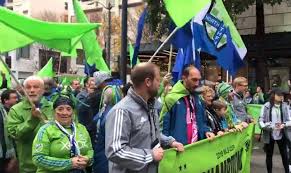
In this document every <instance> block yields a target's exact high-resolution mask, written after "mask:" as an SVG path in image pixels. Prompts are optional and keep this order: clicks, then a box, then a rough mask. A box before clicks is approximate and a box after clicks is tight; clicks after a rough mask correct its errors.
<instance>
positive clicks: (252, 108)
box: [247, 104, 264, 134]
mask: <svg viewBox="0 0 291 173" xmlns="http://www.w3.org/2000/svg"><path fill="white" fill-rule="evenodd" d="M263 106H264V105H259V104H248V105H247V112H248V114H249V115H251V116H252V117H253V118H254V119H255V120H256V121H259V117H260V115H261V110H262V107H263ZM255 133H256V134H260V133H261V129H260V127H259V124H256V128H255Z"/></svg>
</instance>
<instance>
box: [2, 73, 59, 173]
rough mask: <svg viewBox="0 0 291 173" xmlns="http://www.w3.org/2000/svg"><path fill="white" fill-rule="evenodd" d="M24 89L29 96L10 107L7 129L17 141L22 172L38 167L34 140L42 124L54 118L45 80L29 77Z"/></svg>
mask: <svg viewBox="0 0 291 173" xmlns="http://www.w3.org/2000/svg"><path fill="white" fill-rule="evenodd" d="M24 90H25V91H26V93H27V94H28V97H29V98H24V99H23V101H21V102H19V103H18V104H16V105H14V106H13V107H12V108H11V109H10V111H9V113H8V117H7V131H8V134H9V135H10V136H11V137H12V138H14V140H15V142H16V150H17V156H18V160H19V170H20V172H21V173H35V172H36V167H35V165H34V164H33V163H32V142H33V139H34V137H35V135H36V133H37V131H38V129H39V128H40V126H41V125H43V124H44V123H45V122H46V121H47V120H51V119H52V116H53V107H52V104H51V103H50V102H48V101H47V100H46V99H45V98H44V97H43V93H44V82H43V80H42V79H41V78H39V77H36V76H30V77H28V78H27V79H26V80H25V81H24ZM28 99H29V100H30V101H31V102H32V103H33V105H31V103H30V102H29V100H28Z"/></svg>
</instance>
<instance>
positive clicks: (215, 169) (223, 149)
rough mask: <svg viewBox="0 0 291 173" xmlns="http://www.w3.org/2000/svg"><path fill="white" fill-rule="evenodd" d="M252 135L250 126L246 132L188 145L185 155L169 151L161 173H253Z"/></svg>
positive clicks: (160, 170)
mask: <svg viewBox="0 0 291 173" xmlns="http://www.w3.org/2000/svg"><path fill="white" fill-rule="evenodd" d="M253 134H254V125H253V124H250V125H249V127H248V128H246V129H244V130H243V132H234V133H227V134H225V135H223V136H218V137H216V138H215V139H214V140H213V141H209V140H202V141H199V142H197V143H195V144H191V145H187V146H185V151H184V152H182V153H178V152H177V151H175V150H174V149H169V150H167V151H166V152H165V153H164V158H163V160H162V161H161V162H160V165H159V173H250V162H251V152H252V139H253Z"/></svg>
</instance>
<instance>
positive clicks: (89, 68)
mask: <svg viewBox="0 0 291 173" xmlns="http://www.w3.org/2000/svg"><path fill="white" fill-rule="evenodd" d="M84 66H85V68H84V73H85V74H86V75H87V76H89V77H92V76H93V73H94V72H95V71H97V69H96V66H95V64H93V65H89V64H88V63H87V62H86V61H85V62H84Z"/></svg>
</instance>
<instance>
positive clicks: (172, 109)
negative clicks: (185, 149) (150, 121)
mask: <svg viewBox="0 0 291 173" xmlns="http://www.w3.org/2000/svg"><path fill="white" fill-rule="evenodd" d="M200 79H201V75H200V72H199V70H198V69H196V68H195V67H194V66H189V67H186V68H185V69H184V71H183V74H182V80H181V81H178V82H177V83H176V84H175V85H174V87H173V88H172V90H171V91H170V92H169V93H168V95H167V96H166V97H165V100H164V104H163V107H162V111H161V125H162V133H163V134H164V135H166V136H172V137H174V138H175V139H176V140H177V141H178V142H181V143H182V144H184V145H186V144H191V143H194V142H197V141H199V140H202V139H205V138H208V139H213V138H214V136H215V135H214V133H212V132H211V129H210V128H209V127H208V126H207V120H206V118H205V115H204V112H205V108H204V105H203V104H202V102H201V100H200V98H199V96H198V93H196V92H195V90H196V89H197V88H198V86H199V81H200Z"/></svg>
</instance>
